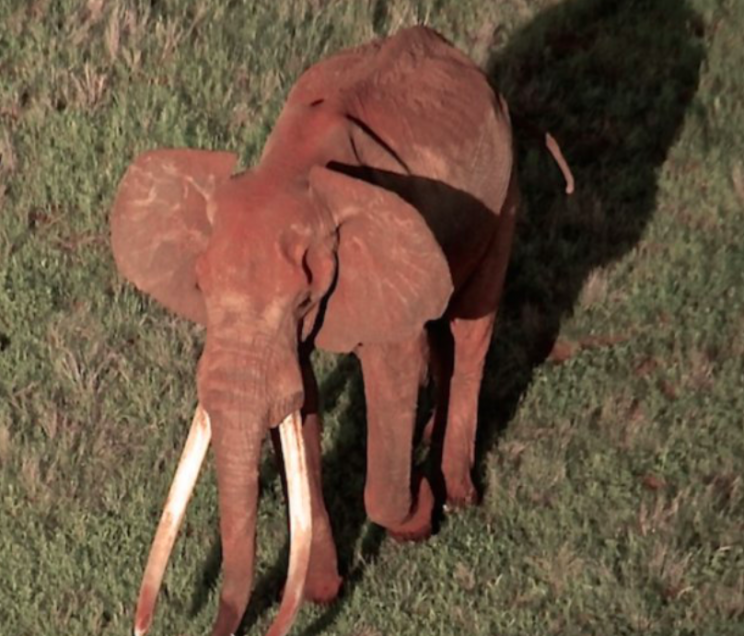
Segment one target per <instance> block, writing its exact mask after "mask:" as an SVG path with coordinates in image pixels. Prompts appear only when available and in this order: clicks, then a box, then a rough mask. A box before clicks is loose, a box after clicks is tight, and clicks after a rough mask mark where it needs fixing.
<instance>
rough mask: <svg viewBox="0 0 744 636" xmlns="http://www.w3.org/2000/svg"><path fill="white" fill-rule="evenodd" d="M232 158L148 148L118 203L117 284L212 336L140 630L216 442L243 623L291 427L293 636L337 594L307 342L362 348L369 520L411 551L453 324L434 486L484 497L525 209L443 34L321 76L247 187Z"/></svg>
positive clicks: (500, 114) (486, 99)
mask: <svg viewBox="0 0 744 636" xmlns="http://www.w3.org/2000/svg"><path fill="white" fill-rule="evenodd" d="M237 161H238V159H237V156H236V155H235V154H233V153H231V152H223V151H209V150H197V149H188V148H176V149H156V150H151V151H147V152H144V153H143V154H141V155H139V156H138V157H137V158H136V159H135V161H134V162H133V163H132V164H131V165H130V167H129V168H128V169H127V171H126V173H125V175H124V176H123V178H122V180H121V182H120V184H119V187H118V190H117V193H116V197H115V200H114V203H113V207H112V212H111V218H110V225H111V241H112V249H113V254H114V259H115V262H116V265H117V267H118V270H119V271H120V273H121V274H122V275H123V277H124V278H126V279H128V280H129V281H130V282H131V283H133V284H134V285H135V286H136V287H137V288H138V289H139V290H141V291H142V292H145V293H146V294H149V295H150V296H152V297H153V298H154V299H156V300H157V301H158V302H160V303H161V304H162V305H164V306H165V307H166V308H168V309H169V310H171V311H173V312H175V313H176V314H178V315H179V316H182V317H185V318H187V319H189V320H191V321H193V322H195V323H198V324H200V325H203V326H205V327H206V337H205V344H204V348H203V352H202V354H201V357H200V359H199V362H198V369H197V377H196V385H197V394H198V405H197V409H196V414H195V416H194V421H193V424H192V428H191V431H190V433H189V436H188V440H187V443H186V447H185V450H184V453H183V455H182V458H181V461H180V463H179V466H178V468H177V470H176V475H175V477H174V481H173V485H172V487H171V491H170V494H169V495H168V499H167V501H166V505H165V510H164V512H163V515H162V517H161V521H160V525H159V527H158V530H157V532H156V535H155V539H154V541H153V546H152V548H151V551H150V556H149V558H148V563H147V566H146V569H145V574H144V577H143V582H142V586H141V589H140V596H139V601H138V606H137V612H136V617H135V634H138V635H142V634H144V633H145V632H146V631H147V630H148V629H149V627H150V625H151V621H152V616H153V612H154V609H155V602H156V597H157V594H158V590H159V587H160V583H161V581H162V576H163V572H164V569H165V566H166V562H167V559H168V556H169V552H170V550H171V548H172V545H173V542H174V540H175V536H176V533H177V531H178V526H179V524H180V522H181V519H182V517H183V514H184V510H185V507H186V504H187V501H188V498H189V496H190V493H191V490H192V488H193V486H194V484H195V481H196V479H197V475H198V471H199V466H200V464H201V462H202V460H203V458H204V456H205V453H206V451H207V447H208V446H209V445H210V444H211V445H212V448H213V452H214V456H215V462H216V471H217V485H218V505H219V517H220V538H221V542H222V555H223V559H222V569H223V582H222V587H221V590H220V600H219V608H218V612H217V618H216V620H215V623H214V626H213V630H212V635H213V636H227V635H229V634H233V633H234V632H235V630H236V629H237V628H238V626H239V624H240V621H241V618H242V616H243V614H244V612H245V609H246V607H247V605H248V602H249V598H250V593H251V587H252V578H253V565H254V551H255V531H256V509H257V500H258V471H259V459H260V450H261V446H262V443H263V440H264V439H265V437H266V435H267V432H268V431H271V432H272V436H273V437H276V436H277V430H278V431H279V433H278V436H279V437H280V442H281V443H280V446H281V453H282V454H283V460H284V467H285V472H286V479H287V488H286V490H287V499H288V502H289V516H290V524H289V525H290V534H291V542H290V559H289V573H288V578H287V583H286V586H285V590H284V595H283V599H282V603H281V606H280V609H279V612H278V615H277V618H276V619H275V622H274V623H273V624H272V627H271V628H270V631H269V634H271V635H272V636H278V635H283V634H286V633H287V632H288V631H289V629H290V626H291V623H292V621H293V619H294V616H295V615H296V612H297V611H298V608H299V606H300V604H301V602H302V600H303V599H304V598H307V599H310V600H314V601H319V602H329V601H331V600H333V599H334V598H335V596H336V595H337V593H338V591H339V587H340V585H341V578H340V576H339V574H338V565H337V557H336V549H335V545H334V542H333V536H332V531H331V525H330V521H329V517H328V513H327V511H326V508H325V504H324V501H323V495H322V490H321V457H320V432H321V430H320V429H321V423H320V419H319V414H318V406H317V404H318V396H317V384H316V379H315V377H314V375H313V371H312V367H311V365H310V358H309V356H310V353H311V351H312V350H313V349H314V348H315V347H318V348H320V349H323V350H327V351H331V352H340V353H349V352H353V353H354V354H355V355H356V356H357V357H358V358H359V360H360V363H361V369H362V375H363V380H364V391H365V399H366V405H367V457H368V461H367V475H366V482H365V487H364V503H365V508H366V512H367V515H368V516H369V518H370V519H371V520H372V521H373V522H375V523H377V524H379V525H381V526H383V527H384V528H386V529H387V531H388V532H389V533H390V534H392V535H393V536H395V537H397V538H399V539H404V540H406V539H410V540H413V539H421V538H425V537H426V536H428V535H429V534H430V532H431V519H432V510H433V506H434V501H435V498H434V496H433V494H432V487H431V485H430V482H429V480H428V479H427V477H425V476H423V475H421V474H418V473H416V472H415V471H414V470H413V468H412V450H413V439H414V426H415V419H416V409H417V400H418V389H419V385H420V384H421V382H422V380H423V379H425V377H426V373H427V368H428V366H429V364H428V363H429V360H430V357H431V361H432V365H431V366H432V367H436V366H437V364H435V362H436V359H437V352H436V351H435V350H434V349H435V348H436V347H435V344H436V343H435V339H432V338H430V335H429V334H430V333H431V329H432V326H433V325H440V326H443V328H444V329H445V330H446V331H447V333H448V334H449V336H450V337H451V342H452V345H453V354H452V361H451V365H450V366H451V369H450V372H449V374H448V375H449V377H445V378H442V377H440V378H439V379H438V380H437V382H436V384H437V393H442V392H446V398H447V399H446V413H444V418H445V420H446V428H445V431H444V436H443V446H442V457H441V473H442V476H443V481H444V487H445V490H446V499H447V501H448V503H449V504H450V505H453V506H459V505H466V504H469V503H472V502H473V501H475V498H476V490H475V488H474V486H473V481H472V477H471V473H472V469H473V463H474V447H475V433H476V420H477V404H478V394H479V390H480V384H481V379H482V374H483V368H484V360H485V356H486V352H487V350H488V347H489V343H490V340H491V335H492V331H493V327H494V321H495V316H496V310H497V307H498V304H499V298H500V295H501V291H502V287H503V282H504V277H505V272H506V268H507V263H508V261H509V254H510V249H511V244H512V238H513V234H514V228H515V220H516V214H517V209H518V206H519V190H518V186H517V178H516V170H515V159H514V152H513V149H512V132H511V125H510V119H509V113H508V108H507V105H506V102H505V100H504V98H503V97H502V96H501V95H499V94H498V93H497V92H496V91H495V90H494V89H493V88H492V87H491V86H490V84H489V82H488V80H487V78H486V76H485V75H484V74H483V73H482V71H481V70H479V69H478V67H477V66H476V65H475V64H474V63H473V62H472V61H471V60H470V59H469V58H468V57H467V56H465V55H464V54H463V53H461V52H459V51H458V50H457V49H456V48H454V47H453V46H452V45H451V44H450V43H448V42H447V41H446V40H445V39H444V38H443V37H442V36H441V35H439V34H438V33H437V32H435V31H433V30H431V29H429V28H426V27H423V26H418V27H414V28H409V29H405V30H402V31H400V32H398V33H397V34H395V35H393V36H391V37H389V38H382V39H378V40H375V41H372V42H370V43H368V44H365V45H362V46H360V47H357V48H353V49H349V50H345V51H342V52H340V53H337V54H335V55H333V56H331V57H329V58H327V59H325V60H324V61H321V62H319V63H317V64H316V65H314V66H311V67H310V68H309V69H308V70H306V71H305V72H304V73H303V74H302V75H301V76H300V78H299V79H298V81H297V82H296V84H295V85H294V87H293V88H292V90H291V92H290V94H289V96H288V98H287V101H286V104H285V105H284V107H283V110H282V111H281V113H280V115H279V117H278V120H277V121H276V124H275V126H274V128H273V130H272V132H271V134H270V136H269V138H268V140H267V142H266V144H265V147H264V149H263V152H262V154H261V157H260V160H259V162H258V164H257V165H255V166H254V167H252V168H250V169H247V170H244V171H242V172H237V173H236V170H235V169H236V164H237ZM559 165H564V164H563V161H562V160H559ZM566 175H567V177H566V178H567V180H568V179H569V178H570V173H568V172H566ZM570 187H571V186H570V185H569V188H570ZM439 366H440V367H441V366H442V365H439ZM435 375H437V374H435ZM439 375H440V376H441V375H442V374H439ZM438 403H439V404H440V408H441V404H442V403H444V402H439V401H438Z"/></svg>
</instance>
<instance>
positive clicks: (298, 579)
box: [266, 412, 312, 636]
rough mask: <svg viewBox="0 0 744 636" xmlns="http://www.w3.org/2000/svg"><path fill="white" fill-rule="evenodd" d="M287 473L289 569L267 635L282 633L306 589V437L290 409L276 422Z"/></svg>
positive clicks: (308, 519)
mask: <svg viewBox="0 0 744 636" xmlns="http://www.w3.org/2000/svg"><path fill="white" fill-rule="evenodd" d="M279 435H280V437H281V440H282V453H283V455H284V471H285V473H286V476H287V499H288V500H289V530H290V536H291V543H290V547H289V572H288V574H287V584H286V585H285V587H284V598H282V604H281V606H280V607H279V612H278V614H277V616H276V618H275V619H274V622H273V623H272V624H271V628H270V629H269V631H268V632H267V635H266V636H285V635H286V634H287V632H289V629H290V627H291V626H292V622H293V621H294V619H295V616H296V615H297V611H298V610H299V609H300V604H301V603H302V598H303V596H304V592H305V579H306V578H307V568H308V565H309V563H310V543H311V541H312V514H311V506H310V480H309V476H308V472H307V459H306V456H305V441H304V438H303V436H302V417H301V416H300V414H299V412H295V413H292V414H291V415H289V416H288V417H287V418H285V419H284V421H283V422H282V423H281V424H280V425H279Z"/></svg>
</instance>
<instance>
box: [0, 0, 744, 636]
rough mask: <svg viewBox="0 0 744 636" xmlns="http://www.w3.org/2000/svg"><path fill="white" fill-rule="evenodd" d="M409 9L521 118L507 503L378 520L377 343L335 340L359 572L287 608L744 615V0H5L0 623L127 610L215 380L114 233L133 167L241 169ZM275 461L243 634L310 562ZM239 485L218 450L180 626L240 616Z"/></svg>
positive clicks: (615, 629) (620, 620)
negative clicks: (120, 259)
mask: <svg viewBox="0 0 744 636" xmlns="http://www.w3.org/2000/svg"><path fill="white" fill-rule="evenodd" d="M151 4H152V5H153V6H152V8H150V5H151ZM197 4H201V5H203V8H201V9H197ZM417 21H423V22H426V23H428V24H430V25H432V26H434V27H436V28H438V29H439V30H441V31H442V32H443V33H444V34H445V35H447V36H448V37H449V38H450V39H452V40H453V41H454V42H455V43H456V44H458V45H459V46H460V47H461V48H463V49H464V50H465V51H467V52H469V53H470V54H471V55H473V56H474V57H475V58H476V59H477V60H478V61H479V62H480V63H481V64H482V65H483V66H484V68H487V69H488V72H489V73H490V74H491V76H492V77H493V78H494V80H495V81H496V83H497V84H498V85H499V86H500V87H501V89H502V90H503V92H504V93H505V95H506V96H507V99H508V100H509V103H510V105H511V107H512V112H513V114H514V119H515V124H516V129H517V136H518V138H519V144H518V147H519V154H520V160H521V162H520V165H521V168H520V177H521V181H522V189H523V194H524V203H525V205H524V216H523V219H522V222H521V224H520V229H519V237H518V243H517V245H516V247H515V253H514V260H513V263H512V267H511V269H510V272H509V276H508V284H507V293H506V297H505V302H504V306H503V311H502V314H501V320H500V323H499V328H498V333H497V335H496V338H495V343H494V346H493V348H492V352H491V355H490V357H489V363H488V371H487V377H486V380H485V383H484V388H483V393H482V400H481V401H482V408H481V420H482V429H481V432H482V434H481V436H480V440H479V462H478V477H479V482H480V484H481V485H482V487H483V489H484V501H483V504H482V505H481V506H480V507H478V508H475V509H472V510H468V511H466V512H463V513H461V514H458V515H455V516H448V517H447V518H446V519H445V520H444V521H443V523H442V524H441V528H440V529H439V532H438V534H437V535H436V536H435V537H433V538H432V539H431V540H430V541H429V542H427V543H424V544H420V545H411V546H400V545H397V544H394V543H392V542H391V541H389V540H387V539H386V538H385V537H384V534H383V533H382V532H381V531H380V530H379V529H378V528H376V527H374V526H371V525H370V524H368V523H367V522H365V519H364V511H363V508H362V487H363V476H364V448H363V439H364V420H363V399H362V392H361V384H360V378H359V374H358V369H357V366H356V364H355V363H354V362H353V361H352V360H350V359H334V358H331V357H330V356H319V357H318V358H317V359H316V362H317V365H318V369H319V373H320V376H321V386H322V389H323V391H324V397H325V405H326V420H327V425H328V426H327V434H326V438H325V440H324V445H325V464H324V468H325V473H326V474H325V488H326V493H327V498H328V503H329V507H330V509H331V512H332V515H333V519H334V530H335V532H336V535H337V540H338V545H339V550H340V557H341V566H342V568H343V570H344V572H345V575H346V580H347V584H346V587H345V591H344V595H343V597H342V598H341V599H340V600H339V601H338V602H337V603H336V604H334V605H333V606H331V607H328V608H313V607H309V606H308V607H305V608H304V609H303V611H302V613H301V616H300V619H299V621H298V624H297V626H296V628H295V630H294V632H293V633H296V634H304V635H305V636H311V635H314V634H321V633H322V634H344V635H353V636H382V635H386V636H387V635H392V634H442V635H451V634H454V633H462V634H483V635H492V634H498V635H504V636H506V635H510V634H515V635H516V634H519V635H530V636H531V635H546V636H547V635H553V634H566V635H574V634H577V635H578V634H582V635H584V634H613V635H614V634H618V635H619V634H658V635H664V636H666V635H675V634H678V635H690V636H692V635H695V636H697V635H700V636H717V635H726V634H732V635H733V634H744V539H743V537H744V426H743V424H744V416H743V415H742V414H743V413H744V240H743V239H742V230H741V228H742V227H743V224H744V152H743V151H744V73H742V69H744V46H743V45H742V40H741V34H742V32H744V4H743V3H741V2H740V1H739V0H645V1H643V0H625V1H622V2H620V1H610V0H607V1H604V2H600V1H598V0H597V1H590V0H576V1H570V0H566V1H565V2H561V1H559V0H501V1H500V2H479V1H477V0H457V1H455V0H452V1H447V0H420V1H417V2H404V1H403V0H389V1H387V2H386V1H384V0H376V1H368V2H343V1H341V0H327V1H322V0H315V1H312V2H310V1H308V2H302V1H300V0H280V1H278V2H275V1H273V0H271V1H270V0H264V1H260V2H247V1H246V2H237V1H236V2H231V3H217V2H213V3H191V2H185V1H183V2H175V1H168V0H161V1H160V2H157V3H155V2H153V3H145V2H136V3H135V2H131V3H130V2H124V1H123V0H113V1H111V2H106V3H104V2H103V1H102V0H100V1H95V0H90V1H89V2H87V3H85V2H72V1H58V2H55V1H53V0H34V2H25V1H24V0H3V1H2V2H0V500H1V501H0V564H1V565H0V633H2V634H13V635H17V636H27V635H30V634H34V635H40V634H70V635H76V634H91V633H97V634H125V633H129V630H130V626H131V620H132V613H133V605H134V601H135V598H136V594H137V589H138V585H139V578H140V576H141V573H142V568H143V563H144V559H145V557H146V552H147V550H148V548H149V543H150V540H151V538H152V533H153V531H154V528H155V523H156V520H157V517H158V516H159V512H160V509H161V505H162V502H163V500H164V497H165V493H166V491H167V488H168V484H169V482H170V478H171V475H172V471H173V468H174V465H175V462H176V460H177V457H178V454H179V453H180V449H181V445H182V443H183V440H184V435H185V429H186V427H187V425H188V422H189V421H190V416H191V413H192V410H193V407H194V402H195V387H194V380H193V377H194V367H195V363H196V361H197V359H198V356H199V351H200V346H201V342H202V338H203V334H202V333H201V332H200V331H199V329H197V328H195V327H193V326H191V325H189V324H187V323H185V322H183V321H181V320H178V319H176V318H174V317H172V316H170V315H168V314H167V313H166V312H165V311H164V310H162V309H160V308H159V307H157V306H156V305H155V304H154V303H152V302H150V301H149V300H148V299H146V298H144V297H143V296H141V295H139V294H138V293H137V292H135V291H134V290H133V289H132V288H131V287H130V286H129V285H127V284H126V283H124V282H123V281H122V280H121V278H120V277H119V276H118V275H117V273H116V271H115V268H114V264H113V260H112V258H111V251H110V248H109V244H108V229H107V217H108V211H109V208H110V205H111V200H112V197H113V194H114V191H115V187H116V184H117V182H118V180H119V179H120V177H121V176H122V174H123V171H124V169H125V167H126V166H127V164H128V163H129V162H130V161H131V160H132V158H133V157H134V156H135V155H136V154H137V153H138V152H140V151H142V150H144V149H146V148H151V147H155V146H161V145H162V146H178V145H188V146H193V147H204V148H225V149H231V150H234V151H237V152H238V153H239V154H240V156H241V159H242V161H243V163H244V164H245V165H248V164H250V163H252V162H253V161H255V160H256V158H257V156H258V153H259V152H260V150H261V147H262V144H263V142H264V140H265V138H266V136H267V134H268V132H269V131H270V129H271V126H272V123H273V121H274V120H275V118H276V116H277V114H278V111H279V109H280V107H281V105H282V102H283V100H284V98H285V96H286V94H287V91H288V90H289V88H290V86H291V85H292V82H293V81H294V80H295V79H296V77H297V76H298V74H299V73H300V72H301V71H302V70H303V69H304V68H306V67H307V66H308V65H310V64H311V63H312V62H314V61H316V60H318V59H320V58H321V57H323V56H324V55H326V54H328V53H330V52H332V51H334V50H337V49H339V48H341V47H343V46H347V45H352V44H358V43H360V42H363V41H365V40H368V39H369V38H371V37H373V36H374V35H375V34H385V33H389V32H391V31H394V30H396V29H397V28H399V27H401V26H405V25H409V24H413V23H415V22H417ZM545 130H550V131H551V132H552V133H553V134H554V135H555V136H556V137H557V138H558V139H559V141H560V142H561V144H562V147H563V150H564V152H565V154H566V156H567V158H568V160H569V162H570V164H571V165H572V167H573V169H574V173H575V176H576V178H577V184H578V189H577V193H576V194H575V195H574V196H573V197H572V198H566V197H565V196H564V195H563V194H562V191H561V179H560V176H559V174H558V172H557V170H556V169H555V167H554V166H553V165H552V163H551V161H550V159H549V157H548V156H547V153H546V152H545V151H544V149H543V148H542V146H541V143H540V140H539V135H538V134H537V133H536V131H538V132H539V131H545ZM556 339H558V345H557V346H555V347H554V343H555V342H556ZM551 350H552V353H551ZM262 481H263V486H264V496H263V499H262V505H261V510H260V517H261V522H260V528H259V550H260V555H261V558H260V563H259V566H258V575H257V578H256V590H255V593H254V597H253V600H252V603H251V609H250V613H249V615H248V616H247V618H246V622H245V625H246V628H251V633H260V631H261V629H262V628H265V627H266V626H267V625H268V623H269V621H270V619H271V616H272V615H273V612H274V611H275V609H276V600H277V595H278V593H279V590H280V589H281V585H282V582H283V579H284V575H285V563H286V540H285V534H284V527H285V520H284V511H283V504H282V497H281V488H280V485H279V482H278V477H277V475H276V472H275V470H274V468H273V465H272V463H271V461H270V459H269V458H268V457H267V458H266V461H265V463H264V469H263V471H262ZM215 495H216V492H215V485H214V474H213V470H212V468H211V467H210V468H209V469H208V470H207V471H206V474H205V477H204V478H203V480H202V481H201V482H200V485H199V488H198V491H197V493H196V496H195V499H194V502H193V503H192V505H191V507H190V509H189V513H188V518H187V521H186V524H185V528H184V532H183V533H182V535H181V540H180V541H179V542H178V544H177V547H176V551H175V554H174V557H173V559H172V562H171V565H170V567H169V570H168V572H167V576H166V581H165V590H164V593H163V595H162V598H161V602H160V605H159V611H158V614H157V617H156V623H155V626H154V630H155V631H154V633H158V634H186V633H189V634H197V633H205V632H206V631H207V630H208V628H209V625H210V622H211V620H212V618H213V617H214V612H215V604H216V592H217V589H218V584H219V542H218V536H217V517H216V498H215Z"/></svg>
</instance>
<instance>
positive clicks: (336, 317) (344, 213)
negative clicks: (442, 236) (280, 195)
mask: <svg viewBox="0 0 744 636" xmlns="http://www.w3.org/2000/svg"><path fill="white" fill-rule="evenodd" d="M310 188H311V191H312V192H313V194H314V196H315V197H316V198H317V199H318V200H319V202H320V203H321V204H322V205H324V206H325V207H326V208H327V209H328V211H329V212H330V214H331V216H332V217H333V220H334V222H335V224H336V227H337V229H338V236H339V238H338V276H337V281H336V285H335V288H334V289H333V291H332V292H331V294H330V296H329V298H328V303H327V306H326V310H325V315H324V317H323V324H322V325H321V327H320V329H319V331H318V333H317V335H316V337H315V342H316V344H317V345H318V346H320V347H322V348H323V349H326V350H328V351H335V352H339V353H345V352H348V351H351V350H352V349H353V348H354V347H356V345H357V344H359V343H365V344H373V343H383V342H395V341H402V340H405V339H408V338H412V337H414V336H415V335H417V334H418V333H420V331H421V329H422V328H423V325H424V323H425V322H427V321H428V320H433V319H436V318H439V317H440V316H441V315H442V314H443V313H444V310H445V309H446V308H447V303H448V302H449V298H450V296H451V294H452V289H453V286H452V277H451V275H450V270H449V266H448V265H447V260H446V258H445V256H444V253H443V252H442V249H441V248H440V246H439V244H438V243H437V241H436V239H435V238H434V235H433V234H432V232H431V230H430V229H429V227H428V226H427V224H426V222H425V221H424V219H423V218H422V217H421V215H420V214H419V212H418V211H417V210H416V209H415V208H414V207H413V206H411V205H409V204H408V203H406V202H405V201H404V200H403V199H402V198H401V197H399V196H398V195H397V194H395V193H393V192H390V191H388V190H385V189H384V188H380V187H378V186H375V185H372V184H370V183H367V182H366V181H362V180H360V179H355V178H353V177H350V176H347V175H345V174H342V173H340V172H335V171H333V170H329V169H328V168H322V167H315V168H313V169H312V170H311V171H310Z"/></svg>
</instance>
